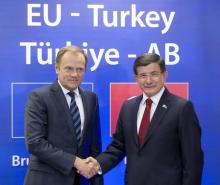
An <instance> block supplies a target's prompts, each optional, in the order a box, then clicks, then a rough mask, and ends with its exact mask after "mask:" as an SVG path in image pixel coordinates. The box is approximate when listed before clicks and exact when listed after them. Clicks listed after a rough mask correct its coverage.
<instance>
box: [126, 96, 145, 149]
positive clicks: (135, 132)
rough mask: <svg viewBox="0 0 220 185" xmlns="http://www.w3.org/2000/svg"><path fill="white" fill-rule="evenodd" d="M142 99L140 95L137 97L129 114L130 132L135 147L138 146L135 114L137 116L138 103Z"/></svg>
mask: <svg viewBox="0 0 220 185" xmlns="http://www.w3.org/2000/svg"><path fill="white" fill-rule="evenodd" d="M142 97H143V95H140V96H138V97H137V98H136V99H135V102H134V105H133V107H132V109H131V110H132V111H131V113H129V114H130V117H131V123H132V127H133V128H132V131H133V137H134V141H135V143H136V145H137V146H138V145H139V144H138V134H137V114H138V110H139V105H140V102H141V100H142Z"/></svg>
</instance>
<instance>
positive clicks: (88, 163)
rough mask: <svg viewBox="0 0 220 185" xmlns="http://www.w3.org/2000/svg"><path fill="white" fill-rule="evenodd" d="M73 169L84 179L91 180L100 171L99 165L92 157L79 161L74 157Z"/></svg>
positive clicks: (79, 159)
mask: <svg viewBox="0 0 220 185" xmlns="http://www.w3.org/2000/svg"><path fill="white" fill-rule="evenodd" d="M74 166H75V168H76V169H77V172H78V173H80V174H81V175H83V176H84V177H86V178H88V179H89V178H91V177H93V176H94V175H96V174H97V173H98V171H100V166H99V163H98V162H97V160H96V159H94V158H93V157H88V158H87V159H81V158H79V157H76V160H75V163H74Z"/></svg>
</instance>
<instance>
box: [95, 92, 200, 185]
mask: <svg viewBox="0 0 220 185" xmlns="http://www.w3.org/2000/svg"><path fill="white" fill-rule="evenodd" d="M141 100H142V96H138V97H135V98H133V99H130V100H128V101H126V102H125V103H124V104H123V106H122V108H121V111H120V114H119V118H118V123H117V128H116V132H115V134H114V135H113V139H112V143H111V144H110V145H109V146H108V148H107V150H106V151H105V152H104V153H102V154H101V155H99V156H98V157H97V160H98V162H99V163H100V166H101V169H102V171H103V173H105V172H107V171H108V170H110V169H111V168H112V167H114V166H115V165H117V164H118V163H119V162H120V161H121V160H122V159H123V157H124V156H126V157H127V164H126V172H125V184H127V185H200V183H201V176H202V168H203V152H202V149H201V129H200V126H199V122H198V119H197V116H196V114H195V111H194V108H193V105H192V103H191V102H189V101H186V100H184V99H182V98H180V97H177V96H175V95H173V94H171V93H169V92H168V90H165V91H164V93H163V95H162V97H161V99H160V101H159V104H158V106H157V109H156V111H155V113H154V115H153V118H152V120H151V124H150V128H149V130H148V133H147V135H146V136H145V138H144V141H143V144H142V146H140V147H139V145H138V137H137V112H138V109H139V104H140V102H141Z"/></svg>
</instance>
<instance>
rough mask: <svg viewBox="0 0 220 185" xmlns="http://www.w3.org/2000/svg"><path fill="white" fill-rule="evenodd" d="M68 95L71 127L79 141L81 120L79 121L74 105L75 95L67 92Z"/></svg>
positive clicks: (76, 107)
mask: <svg viewBox="0 0 220 185" xmlns="http://www.w3.org/2000/svg"><path fill="white" fill-rule="evenodd" d="M68 95H69V96H70V97H71V102H70V114H71V116H72V119H73V126H74V129H75V132H76V137H77V140H78V141H79V140H80V137H81V119H80V114H79V108H78V106H77V105H76V101H75V93H74V92H68Z"/></svg>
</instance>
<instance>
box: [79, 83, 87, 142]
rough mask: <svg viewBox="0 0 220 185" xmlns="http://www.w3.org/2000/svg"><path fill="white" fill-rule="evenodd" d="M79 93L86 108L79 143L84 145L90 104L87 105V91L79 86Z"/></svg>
mask: <svg viewBox="0 0 220 185" xmlns="http://www.w3.org/2000/svg"><path fill="white" fill-rule="evenodd" d="M79 93H80V96H81V98H82V103H83V109H84V126H83V130H82V134H81V139H80V142H79V145H82V143H83V140H84V138H85V137H84V136H85V135H86V129H87V128H88V106H87V101H86V96H85V93H84V92H83V89H82V88H80V87H79Z"/></svg>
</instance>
